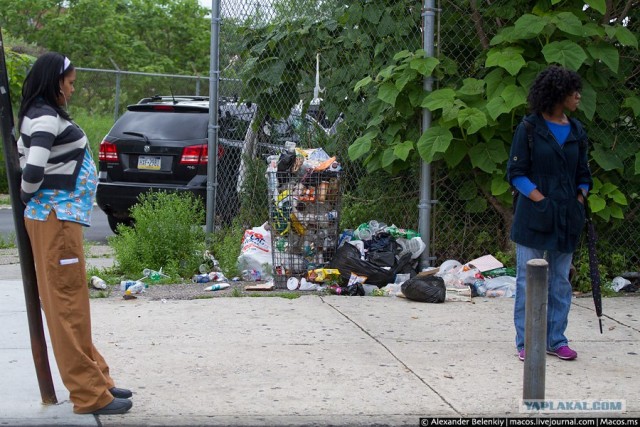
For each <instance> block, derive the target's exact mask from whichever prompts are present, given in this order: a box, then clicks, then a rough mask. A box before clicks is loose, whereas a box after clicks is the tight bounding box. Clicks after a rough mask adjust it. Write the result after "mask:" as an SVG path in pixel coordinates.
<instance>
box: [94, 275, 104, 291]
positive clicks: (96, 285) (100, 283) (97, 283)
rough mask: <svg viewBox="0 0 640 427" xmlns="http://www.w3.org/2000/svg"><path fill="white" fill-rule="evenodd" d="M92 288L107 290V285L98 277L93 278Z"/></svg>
mask: <svg viewBox="0 0 640 427" xmlns="http://www.w3.org/2000/svg"><path fill="white" fill-rule="evenodd" d="M91 286H93V287H94V288H96V289H107V283H106V282H105V281H104V280H102V279H101V278H99V277H98V276H91Z"/></svg>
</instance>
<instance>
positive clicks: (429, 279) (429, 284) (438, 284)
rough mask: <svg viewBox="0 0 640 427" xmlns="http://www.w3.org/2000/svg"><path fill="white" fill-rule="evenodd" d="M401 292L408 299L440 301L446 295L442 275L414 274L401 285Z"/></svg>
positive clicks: (443, 299)
mask: <svg viewBox="0 0 640 427" xmlns="http://www.w3.org/2000/svg"><path fill="white" fill-rule="evenodd" d="M401 291H402V294H403V295H404V296H405V297H407V298H408V299H410V300H414V301H420V302H432V303H441V302H444V301H445V299H446V297H447V288H446V287H445V285H444V280H443V279H442V277H438V276H415V277H414V278H412V279H409V280H407V281H406V282H404V283H403V284H402V285H401Z"/></svg>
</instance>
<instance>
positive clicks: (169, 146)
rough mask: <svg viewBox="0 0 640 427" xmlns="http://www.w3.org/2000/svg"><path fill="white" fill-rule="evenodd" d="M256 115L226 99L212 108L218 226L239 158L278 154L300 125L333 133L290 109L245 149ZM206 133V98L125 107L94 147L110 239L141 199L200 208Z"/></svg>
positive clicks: (232, 206)
mask: <svg viewBox="0 0 640 427" xmlns="http://www.w3.org/2000/svg"><path fill="white" fill-rule="evenodd" d="M256 110H257V107H256V105H255V104H251V103H240V104H239V103H237V102H236V101H235V100H233V99H221V100H220V102H219V110H218V115H219V121H218V124H219V126H220V127H219V131H218V170H217V175H218V189H217V199H216V205H217V206H218V207H221V209H220V211H221V212H222V214H221V215H219V216H218V217H219V219H220V220H222V221H225V222H226V221H229V220H230V219H231V218H232V217H233V215H235V213H236V210H237V206H238V191H237V187H238V186H239V185H238V178H239V175H240V171H241V170H242V166H241V159H242V157H243V155H250V156H255V155H260V156H265V155H268V154H270V153H274V152H279V151H280V149H281V147H282V146H283V145H284V142H285V141H296V142H297V141H298V140H299V138H300V137H299V129H300V128H301V126H300V124H301V123H303V124H304V125H305V126H306V129H309V128H311V129H313V131H314V132H315V131H318V130H319V131H320V132H325V133H327V134H328V133H331V132H333V131H334V130H335V126H333V127H332V128H331V129H328V128H326V127H325V126H326V125H325V126H323V125H322V124H320V123H319V122H318V121H317V120H316V119H315V117H313V116H312V115H310V114H305V115H304V118H302V117H303V116H302V115H301V114H300V113H297V112H296V109H294V110H292V114H291V116H290V117H289V118H288V119H287V120H280V121H268V122H265V123H263V124H261V125H260V126H259V127H258V131H257V132H256V133H255V138H253V139H252V141H253V142H254V143H253V144H248V143H247V141H249V140H251V138H249V135H250V134H251V132H247V131H248V129H249V128H250V127H251V122H252V120H253V118H254V116H255V113H256ZM208 125H209V98H208V97H200V96H175V97H174V96H171V97H160V96H155V97H151V98H144V99H142V100H141V101H140V102H139V103H138V104H134V105H129V106H128V107H127V111H126V112H125V113H124V114H123V115H122V116H121V117H120V118H119V119H118V120H117V121H116V123H115V124H114V125H113V127H112V128H111V130H110V131H109V133H108V135H107V136H106V137H105V138H104V140H103V141H102V143H101V144H100V154H99V174H98V178H99V181H98V189H97V193H96V201H97V203H98V206H99V207H100V209H102V210H103V211H104V212H105V213H106V214H107V218H108V221H109V226H110V227H111V229H112V230H113V231H114V232H115V231H116V228H117V225H118V224H119V223H124V224H130V223H131V218H130V213H129V209H130V208H131V207H132V206H133V205H134V204H135V203H137V201H138V196H139V195H140V194H141V193H144V192H147V191H158V190H159V191H169V192H184V191H186V192H190V193H192V194H194V195H195V196H197V197H199V198H201V199H202V201H203V202H204V200H206V185H207V160H208V146H207V137H208ZM249 145H251V148H249V147H248V146H249Z"/></svg>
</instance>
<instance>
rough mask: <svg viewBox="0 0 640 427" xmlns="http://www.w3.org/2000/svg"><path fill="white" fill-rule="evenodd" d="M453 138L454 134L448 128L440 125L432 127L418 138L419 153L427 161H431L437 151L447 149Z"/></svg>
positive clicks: (440, 151) (442, 151)
mask: <svg viewBox="0 0 640 427" xmlns="http://www.w3.org/2000/svg"><path fill="white" fill-rule="evenodd" d="M452 140H453V135H452V134H451V132H450V131H449V130H448V129H445V128H442V127H440V126H434V127H430V128H429V129H427V130H426V131H425V132H424V133H423V134H422V136H421V137H420V139H419V140H418V143H417V147H418V153H419V154H420V157H421V158H422V159H423V160H424V161H425V162H427V163H431V162H432V161H433V156H435V155H436V153H444V152H445V151H447V148H448V147H449V144H451V141H452Z"/></svg>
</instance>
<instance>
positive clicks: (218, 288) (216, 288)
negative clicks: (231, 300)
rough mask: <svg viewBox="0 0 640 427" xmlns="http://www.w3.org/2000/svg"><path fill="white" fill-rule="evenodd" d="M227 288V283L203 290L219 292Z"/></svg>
mask: <svg viewBox="0 0 640 427" xmlns="http://www.w3.org/2000/svg"><path fill="white" fill-rule="evenodd" d="M229 286H231V285H229V284H228V283H216V284H215V285H211V286H207V287H206V288H204V290H205V291H219V290H222V289H227V288H228V287H229Z"/></svg>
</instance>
